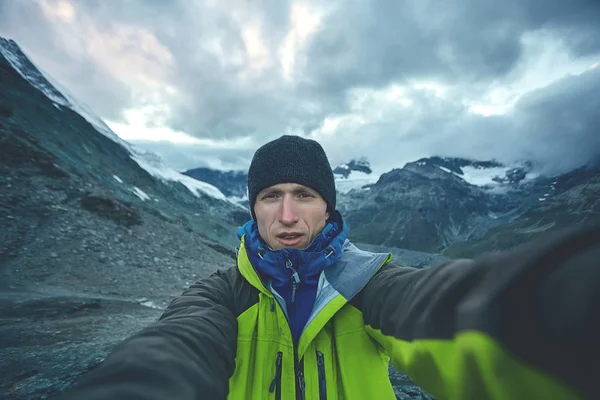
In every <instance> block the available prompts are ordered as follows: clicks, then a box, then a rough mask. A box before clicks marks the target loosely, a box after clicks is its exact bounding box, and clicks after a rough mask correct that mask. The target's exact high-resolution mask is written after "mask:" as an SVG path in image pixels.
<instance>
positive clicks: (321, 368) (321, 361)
mask: <svg viewBox="0 0 600 400" xmlns="http://www.w3.org/2000/svg"><path fill="white" fill-rule="evenodd" d="M317 369H318V372H319V399H323V400H325V399H327V386H326V385H327V382H326V380H325V357H324V356H323V353H321V352H320V351H317Z"/></svg>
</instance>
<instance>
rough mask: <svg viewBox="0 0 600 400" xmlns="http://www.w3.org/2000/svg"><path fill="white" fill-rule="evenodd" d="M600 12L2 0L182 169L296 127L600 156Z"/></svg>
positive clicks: (240, 154) (2, 17)
mask: <svg viewBox="0 0 600 400" xmlns="http://www.w3.org/2000/svg"><path fill="white" fill-rule="evenodd" d="M324 4H326V5H324ZM599 21H600V2H599V1H598V0H570V1H564V0H504V1H498V0H443V1H442V0H439V1H433V0H419V1H410V0H379V1H368V0H351V1H342V0H334V1H327V2H324V1H321V0H319V1H316V0H315V1H300V2H296V1H285V0H240V1H227V0H200V1H193V0H180V1H160V0H154V1H151V0H128V1H125V0H122V1H117V0H102V1H101V0H87V1H79V2H75V1H68V0H39V1H33V0H30V1H26V0H25V1H11V0H0V36H3V37H5V38H10V39H14V40H15V41H16V42H17V43H18V44H19V45H20V46H21V47H22V48H23V49H24V51H25V52H26V53H27V54H28V55H29V56H30V57H31V58H32V59H33V61H34V62H35V63H36V64H37V65H39V66H40V67H42V68H43V69H44V70H45V71H46V72H47V73H49V74H50V75H51V76H53V77H54V78H55V79H56V80H58V81H59V82H61V83H62V84H63V85H64V86H65V87H67V88H68V89H69V90H70V92H71V93H73V94H74V95H75V97H76V98H78V99H81V100H82V101H83V102H84V103H85V104H87V105H88V106H90V107H91V108H92V109H93V110H94V111H95V112H96V113H97V114H98V115H99V116H101V117H102V118H103V119H104V120H105V121H106V122H107V123H108V124H109V126H111V128H112V129H113V130H114V131H115V132H116V133H117V134H118V135H119V136H121V137H122V138H124V139H126V140H128V141H130V142H132V143H134V144H137V145H139V146H140V147H145V148H148V149H150V150H152V151H154V152H156V153H158V154H160V155H161V156H162V157H163V158H164V159H165V161H166V162H167V163H168V164H169V165H170V166H172V167H174V168H176V169H179V170H182V169H186V168H192V167H197V166H211V167H214V168H220V169H244V168H247V166H248V164H249V161H250V158H251V156H252V154H253V152H254V150H255V149H256V147H257V146H259V145H261V144H263V143H265V142H266V141H268V140H271V139H274V138H276V137H278V136H280V135H282V134H285V133H291V134H299V135H304V136H306V137H311V138H314V139H317V140H319V141H320V142H321V143H322V144H323V146H324V147H325V150H326V151H327V153H328V155H329V157H330V160H331V162H332V164H334V165H336V164H339V163H342V162H347V161H349V160H350V159H352V158H356V157H361V156H364V157H366V158H367V159H368V160H369V161H370V162H371V164H372V165H373V167H374V169H376V170H379V171H385V170H389V169H391V168H395V167H402V166H403V165H404V163H405V162H408V161H413V160H415V159H416V158H419V157H424V156H431V155H442V156H462V157H469V158H478V159H491V158H495V159H497V160H500V161H504V162H511V161H514V160H522V159H528V160H533V161H534V162H536V163H537V164H538V165H539V167H540V169H541V170H542V172H546V173H557V172H562V171H565V170H568V169H570V168H573V167H577V166H579V165H581V164H583V163H585V162H588V161H590V160H593V159H600V128H599V127H600V22H599Z"/></svg>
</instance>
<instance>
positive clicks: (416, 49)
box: [308, 0, 600, 93]
mask: <svg viewBox="0 0 600 400" xmlns="http://www.w3.org/2000/svg"><path fill="white" fill-rule="evenodd" d="M355 4H356V3H355ZM358 4H359V6H358V7H346V6H345V3H344V2H340V3H339V9H337V10H336V12H335V13H332V14H330V16H329V18H328V19H327V20H326V21H324V23H323V28H322V30H321V32H320V34H319V35H318V36H317V37H315V39H314V40H313V41H312V42H311V43H312V44H311V48H310V53H309V54H310V59H311V64H310V66H309V71H308V73H309V76H310V78H311V81H312V82H314V85H315V88H319V89H320V90H322V91H324V92H334V93H335V92H337V93H339V92H343V91H345V90H347V89H348V88H349V87H353V86H361V85H368V86H371V87H377V86H385V85H387V84H388V83H390V82H393V81H406V80H407V79H415V78H416V79H419V78H432V77H433V78H436V79H440V80H442V81H451V82H456V81H458V82H464V83H467V84H469V83H470V84H472V83H474V82H477V81H480V80H489V79H493V78H498V77H499V76H502V75H504V74H506V73H507V72H509V71H510V70H511V68H512V67H513V66H514V64H515V62H516V61H517V60H518V59H519V57H520V56H521V46H520V37H521V34H522V33H523V32H525V31H528V30H535V29H539V28H548V29H562V30H564V31H565V32H567V33H569V35H567V38H570V39H571V40H572V43H571V44H573V45H574V46H576V47H577V48H578V49H579V50H580V52H579V53H580V54H583V53H589V52H593V51H597V50H598V49H600V43H599V41H598V40H597V39H592V38H597V37H598V36H600V25H598V24H597V21H598V20H600V3H598V2H596V1H595V0H580V1H575V2H564V1H560V0H551V1H546V0H544V1H542V0H533V1H528V2H526V1H520V0H511V1H505V2H498V1H494V0H483V1H481V0H467V1H464V0H461V1H458V0H455V1H446V2H434V1H421V2H410V1H396V0H386V1H382V2H378V3H377V7H374V6H372V4H371V3H370V2H368V1H366V0H365V1H361V2H358ZM593 21H596V23H593ZM586 44H587V45H586Z"/></svg>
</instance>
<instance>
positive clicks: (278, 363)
mask: <svg viewBox="0 0 600 400" xmlns="http://www.w3.org/2000/svg"><path fill="white" fill-rule="evenodd" d="M282 355H283V353H282V352H281V351H280V352H279V353H277V360H275V378H273V382H271V386H269V393H273V392H274V391H275V387H276V386H277V378H278V377H279V372H280V370H281V357H282Z"/></svg>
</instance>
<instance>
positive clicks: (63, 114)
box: [0, 38, 248, 244]
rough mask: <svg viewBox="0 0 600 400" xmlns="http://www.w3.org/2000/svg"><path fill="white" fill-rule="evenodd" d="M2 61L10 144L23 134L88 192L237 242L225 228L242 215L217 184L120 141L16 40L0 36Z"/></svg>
mask: <svg viewBox="0 0 600 400" xmlns="http://www.w3.org/2000/svg"><path fill="white" fill-rule="evenodd" d="M0 67H1V68H2V71H3V73H4V78H3V79H4V82H3V85H2V98H0V100H1V102H2V103H3V104H4V105H3V107H4V108H5V109H7V110H10V112H9V113H8V114H9V115H8V119H6V120H4V121H5V122H4V125H3V126H5V129H6V131H7V134H8V136H6V138H8V139H9V140H10V141H13V140H14V142H11V143H15V146H17V147H18V146H20V145H18V142H19V141H22V140H24V139H25V138H27V140H31V141H34V142H35V146H37V147H39V148H40V149H39V151H42V152H43V154H47V155H48V156H47V157H49V159H52V160H54V161H53V162H52V165H60V166H61V168H62V169H64V170H65V171H71V172H73V173H76V174H78V175H79V176H85V177H86V179H89V183H88V185H89V187H90V188H95V189H94V190H97V191H105V190H109V191H110V192H112V193H113V194H114V195H115V196H117V197H118V198H119V199H121V200H123V201H127V202H131V201H134V202H138V201H139V202H142V203H145V204H146V205H147V207H149V208H152V209H154V210H156V212H158V213H161V214H164V215H167V216H173V217H174V216H177V215H185V216H186V217H185V218H186V219H189V220H190V221H194V222H190V223H192V224H194V225H197V227H198V229H200V230H202V231H205V232H206V233H207V235H208V236H213V237H215V238H216V239H217V240H224V241H225V243H230V244H233V243H234V242H235V241H236V240H237V239H236V238H235V235H234V234H233V233H231V232H229V233H225V231H228V230H229V227H230V226H232V225H237V224H238V223H239V222H240V221H242V220H245V219H246V218H247V216H248V213H247V210H246V209H245V208H244V207H243V206H240V205H239V204H237V203H235V202H234V201H231V200H230V199H229V198H228V197H227V196H225V195H224V194H223V193H222V192H221V191H220V190H219V189H218V188H216V187H215V186H213V185H211V184H209V183H206V182H202V181H199V180H196V179H193V178H191V177H189V176H186V175H184V174H181V173H179V172H177V171H175V170H172V169H170V168H167V167H166V166H165V164H164V163H163V161H162V159H161V158H160V157H159V156H157V155H156V154H154V153H151V152H148V151H145V150H142V149H140V148H138V147H135V146H133V145H131V144H130V143H128V142H126V141H124V140H121V139H120V138H119V137H118V136H117V135H116V134H115V133H114V132H113V131H112V130H110V128H109V127H108V126H107V125H106V124H105V123H104V122H103V121H102V120H101V118H99V117H98V116H97V115H95V114H94V113H93V112H92V111H91V110H90V109H89V107H87V106H85V105H84V104H82V103H81V102H79V101H77V100H76V99H75V98H74V96H72V95H71V94H69V92H68V91H67V90H66V89H64V88H62V87H61V86H60V85H59V84H58V83H56V82H55V81H54V80H53V79H52V78H51V77H50V76H49V75H48V74H46V73H45V72H43V71H42V70H40V69H39V68H38V67H36V65H35V64H34V63H33V62H32V61H31V60H30V59H29V58H28V57H27V56H26V55H25V53H24V52H23V51H22V50H21V49H20V47H19V46H18V45H17V44H16V43H15V42H14V41H11V40H6V39H2V38H0ZM6 146H8V144H6ZM36 151H38V150H36ZM44 157H46V156H44ZM217 226H220V228H216V227H217ZM225 226H227V228H224V227H225ZM221 227H223V228H221ZM232 230H233V229H232ZM215 232H218V233H217V234H215ZM226 237H227V238H226Z"/></svg>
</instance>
